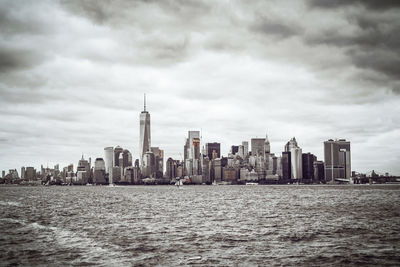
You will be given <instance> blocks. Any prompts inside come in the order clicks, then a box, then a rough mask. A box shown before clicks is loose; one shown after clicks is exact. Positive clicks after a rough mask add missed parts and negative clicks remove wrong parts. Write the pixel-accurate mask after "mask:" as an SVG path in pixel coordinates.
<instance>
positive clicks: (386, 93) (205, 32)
mask: <svg viewBox="0 0 400 267" xmlns="http://www.w3.org/2000/svg"><path fill="white" fill-rule="evenodd" d="M399 8H400V1H353V2H351V1H347V0H343V1H342V0H333V1H330V0H329V1H328V0H327V1H311V0H310V1H291V0H289V1H281V0H279V1H212V0H210V1H191V0H184V1H183V0H182V1H168V0H167V1H151V0H150V1H97V0H96V1H14V0H11V1H3V0H2V1H0V170H3V169H10V168H17V169H18V170H19V168H20V167H21V166H22V165H25V166H34V167H39V166H40V164H44V165H46V164H49V166H53V165H54V164H55V163H60V165H61V167H63V166H65V165H66V164H68V163H74V165H75V166H76V165H77V162H78V160H79V158H80V157H81V154H82V153H84V154H85V156H86V157H89V156H90V157H92V159H93V158H96V157H103V148H104V147H106V146H116V145H120V146H122V147H124V148H128V149H129V150H131V151H132V152H133V156H134V157H135V158H137V157H138V147H139V113H140V111H141V110H142V109H143V93H146V94H147V99H148V101H147V102H148V105H147V106H148V110H149V111H150V114H151V130H152V132H151V135H152V145H153V146H159V147H161V148H162V149H164V151H165V156H166V157H170V156H171V157H173V158H176V159H180V158H181V156H180V153H182V151H183V145H184V143H185V137H186V135H187V131H188V130H200V129H202V136H203V142H221V144H222V152H223V154H225V155H226V154H227V152H228V151H229V147H230V146H231V145H233V144H239V143H241V141H243V140H250V138H252V137H264V136H265V134H266V133H268V136H269V138H270V141H271V150H272V152H275V153H277V154H280V153H281V152H282V150H283V146H284V144H285V143H286V142H287V141H288V140H289V139H290V138H291V137H293V136H295V137H296V139H297V140H298V143H299V145H300V147H302V148H303V152H312V153H314V154H316V155H317V156H318V158H320V159H323V141H324V140H327V139H329V138H345V139H348V140H350V141H351V145H352V148H351V149H352V169H353V170H356V171H360V172H368V171H371V170H372V169H375V170H377V171H379V172H384V171H389V172H390V173H393V174H397V175H400V164H399V162H400V143H399V138H400V34H399V32H400V17H399V15H398V14H399V11H400V10H399Z"/></svg>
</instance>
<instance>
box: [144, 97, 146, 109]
mask: <svg viewBox="0 0 400 267" xmlns="http://www.w3.org/2000/svg"><path fill="white" fill-rule="evenodd" d="M144 111H146V93H145V94H144Z"/></svg>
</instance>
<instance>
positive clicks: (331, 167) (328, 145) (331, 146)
mask: <svg viewBox="0 0 400 267" xmlns="http://www.w3.org/2000/svg"><path fill="white" fill-rule="evenodd" d="M324 159H325V179H326V181H327V182H333V181H334V180H335V179H336V178H347V179H349V178H350V177H351V154H350V141H346V139H339V140H335V141H334V140H333V139H329V140H328V141H325V142H324Z"/></svg>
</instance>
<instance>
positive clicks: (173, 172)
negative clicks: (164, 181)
mask: <svg viewBox="0 0 400 267" xmlns="http://www.w3.org/2000/svg"><path fill="white" fill-rule="evenodd" d="M177 168H178V166H177V162H176V160H173V159H172V158H168V159H167V163H166V169H167V170H166V177H167V178H170V179H171V178H176V177H177V171H178V170H177Z"/></svg>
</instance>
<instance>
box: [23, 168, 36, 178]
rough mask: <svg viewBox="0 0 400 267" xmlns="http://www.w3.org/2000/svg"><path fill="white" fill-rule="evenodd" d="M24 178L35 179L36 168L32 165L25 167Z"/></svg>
mask: <svg viewBox="0 0 400 267" xmlns="http://www.w3.org/2000/svg"><path fill="white" fill-rule="evenodd" d="M25 179H27V180H30V181H32V180H34V179H36V170H35V168H34V167H26V171H25Z"/></svg>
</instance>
